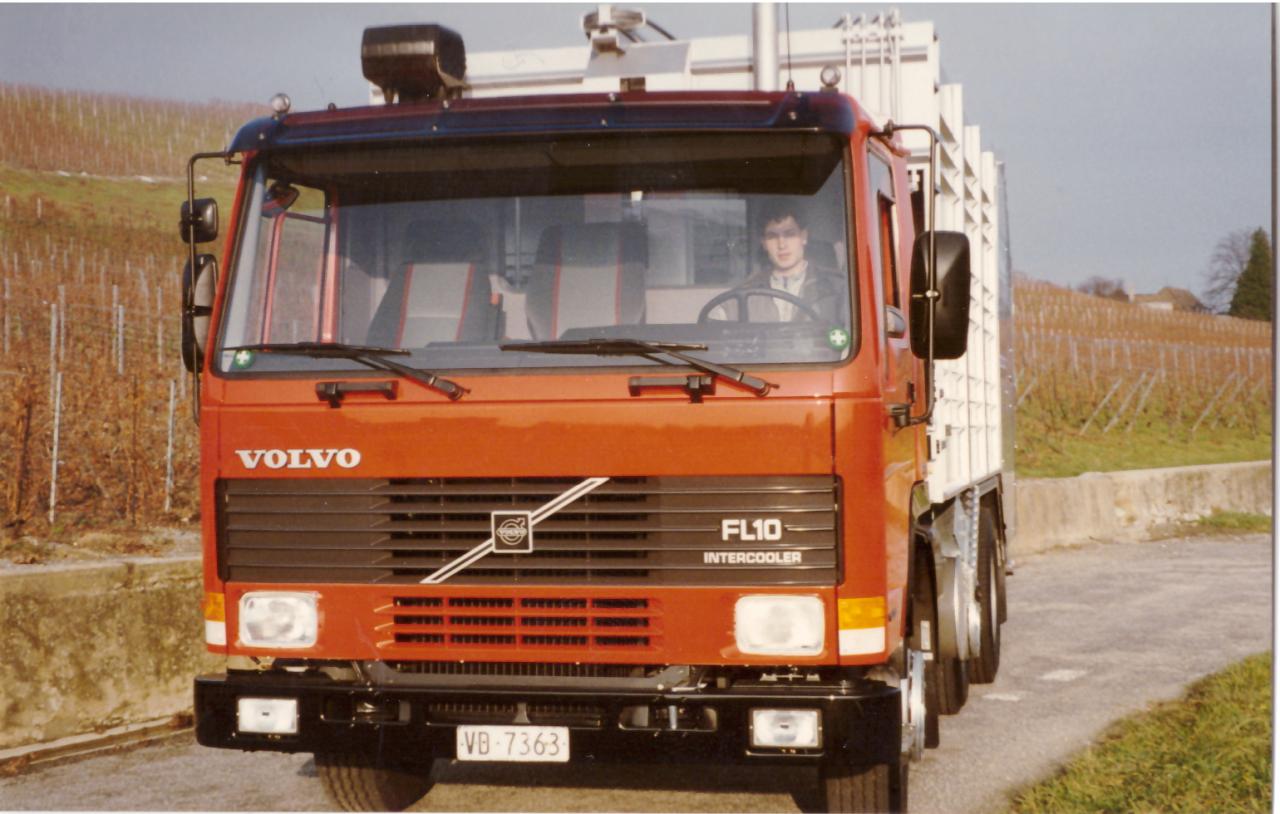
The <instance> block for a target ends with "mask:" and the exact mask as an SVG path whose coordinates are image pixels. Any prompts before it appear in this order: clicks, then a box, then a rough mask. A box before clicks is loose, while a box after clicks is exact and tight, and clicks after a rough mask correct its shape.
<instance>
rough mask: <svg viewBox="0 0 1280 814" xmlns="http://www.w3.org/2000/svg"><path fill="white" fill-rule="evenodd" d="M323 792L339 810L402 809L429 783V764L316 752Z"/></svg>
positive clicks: (418, 797)
mask: <svg viewBox="0 0 1280 814" xmlns="http://www.w3.org/2000/svg"><path fill="white" fill-rule="evenodd" d="M316 773H317V774H318V775H319V776H320V784H321V785H322V786H323V787H324V792H325V795H326V796H327V797H328V798H329V800H330V801H331V802H332V803H333V804H334V805H336V806H337V807H338V808H340V809H342V810H343V811H404V810H405V809H406V808H408V807H409V806H411V805H413V804H414V803H416V802H418V801H419V800H421V799H422V798H423V797H424V796H426V793H427V792H428V791H430V790H431V786H432V785H433V783H432V780H431V768H430V766H429V765H420V766H410V765H398V764H391V763H388V762H383V761H378V760H376V759H375V758H374V757H373V756H371V755H364V754H359V753H352V752H327V753H317V754H316Z"/></svg>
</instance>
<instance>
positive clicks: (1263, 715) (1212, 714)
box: [1013, 653, 1271, 814]
mask: <svg viewBox="0 0 1280 814" xmlns="http://www.w3.org/2000/svg"><path fill="white" fill-rule="evenodd" d="M1270 701H1271V655H1270V654H1269V653H1264V654H1261V655H1258V656H1253V657H1251V658H1249V659H1246V660H1245V661H1243V662H1240V663H1239V664H1236V665H1234V666H1232V667H1230V668H1228V669H1227V670H1225V671H1223V672H1221V673H1219V674H1217V675H1214V676H1210V677H1209V678H1207V679H1204V680H1203V681H1200V682H1198V683H1196V684H1195V685H1193V686H1192V687H1191V689H1190V690H1189V691H1188V693H1187V695H1186V696H1185V697H1184V698H1183V699H1182V700H1180V701H1177V702H1173V703H1169V704H1162V705H1160V706H1158V707H1156V708H1155V709H1153V710H1151V711H1150V712H1147V713H1145V714H1142V715H1138V716H1136V717H1134V718H1130V719H1126V720H1124V721H1121V722H1119V723H1117V724H1115V725H1114V726H1113V727H1112V728H1111V729H1110V730H1109V731H1108V732H1107V734H1106V735H1105V736H1104V737H1103V739H1102V741H1101V742H1100V743H1099V744H1097V745H1096V746H1094V747H1091V748H1090V749H1088V750H1087V751H1085V752H1084V753H1083V754H1081V755H1080V756H1078V757H1077V758H1076V759H1075V760H1073V761H1072V762H1071V763H1070V764H1069V765H1068V766H1067V767H1066V768H1065V769H1064V770H1063V771H1062V772H1061V773H1060V774H1059V775H1058V776H1057V777H1054V778H1052V779H1050V780H1047V781H1045V782H1043V783H1040V784H1038V785H1036V786H1033V787H1031V788H1029V789H1026V790H1024V791H1023V792H1021V793H1020V794H1019V795H1018V796H1017V798H1016V800H1015V802H1014V805H1013V810H1014V811H1017V812H1021V813H1022V814H1042V813H1044V814H1048V812H1055V813H1056V812H1095V811H1144V812H1145V811H1163V812H1182V811H1185V812H1208V811H1213V812H1252V811H1258V812H1261V811H1267V810H1269V809H1270V805H1271V704H1270Z"/></svg>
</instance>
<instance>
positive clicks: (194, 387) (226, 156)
mask: <svg viewBox="0 0 1280 814" xmlns="http://www.w3.org/2000/svg"><path fill="white" fill-rule="evenodd" d="M231 156H232V153H230V152H218V153H196V154H195V155H193V156H191V158H189V159H187V215H188V217H187V222H186V223H185V224H183V225H184V226H186V227H187V258H188V260H190V262H191V278H192V280H191V281H192V284H193V285H192V287H193V289H194V283H195V277H196V274H197V272H198V271H199V267H198V266H197V265H196V162H197V161H199V160H201V159H204V158H221V159H222V160H223V161H226V162H227V163H230V162H231ZM213 287H214V293H215V294H216V293H217V290H218V281H217V280H216V279H215V280H214V281H213ZM182 307H183V308H184V309H185V308H190V307H191V305H190V304H188V303H185V302H184V303H183V304H182ZM200 367H201V366H200V365H196V366H195V370H193V371H191V417H192V418H193V419H195V422H196V423H197V424H199V423H200Z"/></svg>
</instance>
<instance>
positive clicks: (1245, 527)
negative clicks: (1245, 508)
mask: <svg viewBox="0 0 1280 814" xmlns="http://www.w3.org/2000/svg"><path fill="white" fill-rule="evenodd" d="M1196 524H1197V525H1198V526H1200V527H1202V528H1204V529H1208V530H1211V531H1230V532H1240V533H1252V532H1268V531H1271V518H1270V517H1268V516H1267V515H1265V514H1253V513H1251V512H1214V513H1213V514H1211V515H1209V516H1208V517H1202V518H1200V519H1199V520H1197V521H1196Z"/></svg>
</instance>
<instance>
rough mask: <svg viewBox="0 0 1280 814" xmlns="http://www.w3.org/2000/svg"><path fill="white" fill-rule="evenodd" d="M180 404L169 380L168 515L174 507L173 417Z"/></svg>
mask: <svg viewBox="0 0 1280 814" xmlns="http://www.w3.org/2000/svg"><path fill="white" fill-rule="evenodd" d="M179 378H181V377H179ZM177 403H178V387H177V383H176V382H174V380H173V379H170V380H169V441H168V443H167V444H166V446H165V456H164V457H165V464H164V510H165V513H166V514H167V513H168V512H169V510H170V508H171V507H172V506H173V416H174V408H175V406H176V405H177Z"/></svg>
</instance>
